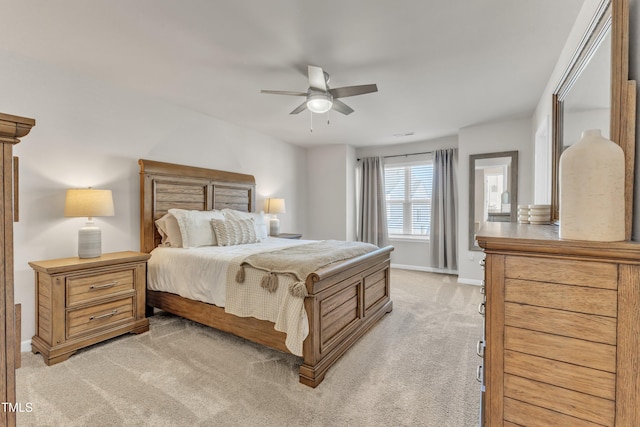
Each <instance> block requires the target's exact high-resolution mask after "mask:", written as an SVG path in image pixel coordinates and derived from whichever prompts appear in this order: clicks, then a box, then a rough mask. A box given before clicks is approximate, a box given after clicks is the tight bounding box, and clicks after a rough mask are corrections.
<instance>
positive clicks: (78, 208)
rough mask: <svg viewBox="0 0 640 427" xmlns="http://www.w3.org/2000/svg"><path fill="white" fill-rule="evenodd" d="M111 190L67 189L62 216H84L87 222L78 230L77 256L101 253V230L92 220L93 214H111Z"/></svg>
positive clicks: (112, 212)
mask: <svg viewBox="0 0 640 427" xmlns="http://www.w3.org/2000/svg"><path fill="white" fill-rule="evenodd" d="M113 215H114V209H113V196H112V194H111V190H97V189H94V188H82V189H70V190H67V198H66V201H65V204H64V216H73V217H80V216H86V217H87V218H88V220H87V223H86V225H85V226H84V227H82V228H81V229H80V230H79V231H78V257H80V258H97V257H99V256H100V255H101V254H102V232H101V230H100V228H98V227H97V226H96V225H95V223H94V222H93V217H95V216H113Z"/></svg>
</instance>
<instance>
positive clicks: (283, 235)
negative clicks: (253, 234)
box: [273, 233, 302, 239]
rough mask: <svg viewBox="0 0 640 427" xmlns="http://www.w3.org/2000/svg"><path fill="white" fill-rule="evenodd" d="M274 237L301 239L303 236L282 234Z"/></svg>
mask: <svg viewBox="0 0 640 427" xmlns="http://www.w3.org/2000/svg"><path fill="white" fill-rule="evenodd" d="M273 237H279V238H281V239H301V238H302V234H298V233H280V234H278V235H277V236H273Z"/></svg>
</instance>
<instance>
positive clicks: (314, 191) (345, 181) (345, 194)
mask: <svg viewBox="0 0 640 427" xmlns="http://www.w3.org/2000/svg"><path fill="white" fill-rule="evenodd" d="M354 157H355V153H354V149H353V147H351V146H348V145H343V144H340V145H326V146H321V147H313V148H309V149H308V150H307V168H308V171H309V174H308V180H309V182H308V192H307V194H308V196H307V201H308V226H307V230H308V232H307V234H306V235H305V236H303V238H305V239H314V240H316V239H318V240H324V239H336V240H354V239H355V222H354V221H355V213H354V212H355V206H356V205H355V193H354V191H355V185H354V180H355V178H354V177H353V173H352V171H351V170H352V166H351V165H352V164H353V162H354ZM294 231H295V230H294Z"/></svg>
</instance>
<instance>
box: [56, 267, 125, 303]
mask: <svg viewBox="0 0 640 427" xmlns="http://www.w3.org/2000/svg"><path fill="white" fill-rule="evenodd" d="M133 291H134V270H133V269H128V270H122V271H113V272H108V273H102V274H90V275H86V276H75V277H69V278H67V307H72V306H74V305H78V304H82V303H85V302H91V301H92V300H96V299H100V298H103V297H107V296H109V295H115V294H118V293H122V292H133Z"/></svg>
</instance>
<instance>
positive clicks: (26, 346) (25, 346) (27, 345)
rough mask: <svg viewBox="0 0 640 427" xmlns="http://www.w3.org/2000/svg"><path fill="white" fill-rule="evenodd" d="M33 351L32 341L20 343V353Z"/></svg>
mask: <svg viewBox="0 0 640 427" xmlns="http://www.w3.org/2000/svg"><path fill="white" fill-rule="evenodd" d="M30 351H31V340H26V341H22V342H21V343H20V353H28V352H30Z"/></svg>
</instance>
